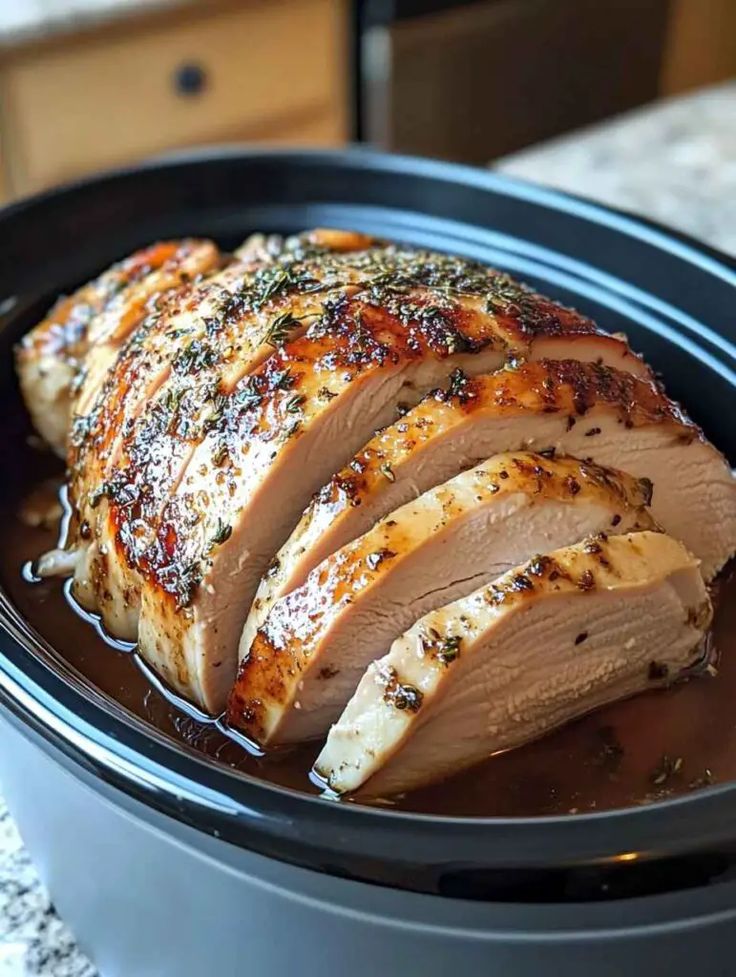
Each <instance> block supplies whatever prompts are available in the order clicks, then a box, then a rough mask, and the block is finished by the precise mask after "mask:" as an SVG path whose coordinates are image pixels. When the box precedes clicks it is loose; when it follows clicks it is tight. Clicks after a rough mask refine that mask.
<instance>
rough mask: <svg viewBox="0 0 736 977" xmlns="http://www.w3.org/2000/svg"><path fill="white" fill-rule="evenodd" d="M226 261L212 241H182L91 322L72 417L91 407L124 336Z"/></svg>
mask: <svg viewBox="0 0 736 977" xmlns="http://www.w3.org/2000/svg"><path fill="white" fill-rule="evenodd" d="M225 264H227V262H226V260H225V259H224V257H223V256H222V255H221V254H220V252H219V250H218V249H217V247H216V246H215V245H214V244H213V243H212V242H211V241H183V242H182V243H181V244H180V246H179V247H177V249H176V250H175V251H174V252H173V253H172V254H171V256H170V257H169V258H168V259H167V260H166V261H164V262H163V263H162V264H161V265H160V266H159V267H157V268H155V269H154V270H152V271H151V272H150V273H149V274H148V275H146V277H145V278H143V279H142V280H141V281H139V282H137V283H135V284H134V285H133V286H131V287H130V288H128V289H126V291H125V292H124V293H121V294H119V295H117V296H115V298H114V299H113V300H112V301H111V302H110V303H109V305H108V306H107V307H106V308H104V309H103V310H102V311H101V312H100V313H99V315H97V316H95V317H94V318H93V319H92V321H91V322H90V326H89V330H88V335H87V345H88V351H87V354H86V355H85V357H84V359H83V361H82V363H81V365H80V369H79V372H78V374H77V376H76V377H75V381H74V385H73V387H72V404H71V415H70V421H71V417H72V416H74V415H76V416H79V415H84V414H86V413H88V411H89V410H91V408H92V406H93V405H94V402H95V399H96V397H97V395H98V393H99V391H100V388H101V387H102V384H103V383H104V381H105V378H106V376H107V372H108V370H109V369H110V367H111V366H112V364H113V363H114V362H115V358H116V356H117V354H118V352H119V350H120V348H121V346H122V344H123V343H124V342H125V340H126V339H127V338H128V336H129V335H130V334H131V333H132V332H133V330H134V329H135V328H136V327H137V326H138V325H139V324H140V323H141V322H142V321H143V319H145V317H146V316H147V315H149V314H151V313H155V312H156V311H157V310H158V309H159V308H160V307H161V306H162V300H164V298H165V296H166V295H167V294H168V293H169V292H170V291H171V290H172V289H175V288H181V287H182V286H185V285H188V284H189V283H191V282H197V281H199V280H200V279H201V278H202V277H203V276H205V275H207V274H210V273H213V272H215V271H217V270H218V268H220V267H222V266H224V265H225Z"/></svg>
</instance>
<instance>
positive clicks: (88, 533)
mask: <svg viewBox="0 0 736 977" xmlns="http://www.w3.org/2000/svg"><path fill="white" fill-rule="evenodd" d="M264 247H265V250H266V251H268V262H267V263H265V264H263V265H260V266H258V260H259V259H258V256H259V255H261V256H262V255H263V253H264ZM279 247H280V248H281V250H280V251H279V250H278V249H279ZM356 247H359V248H361V249H362V250H355V248H356ZM275 249H276V250H275V251H274V246H272V245H271V244H268V245H267V246H263V245H260V244H259V245H258V246H257V247H252V248H251V250H250V252H249V253H250V255H251V259H250V260H251V261H253V262H255V264H254V265H253V266H252V267H251V268H250V270H249V271H248V272H247V273H246V274H245V276H244V278H243V280H242V281H241V282H240V283H238V281H237V274H238V271H237V268H236V269H235V270H234V269H233V267H232V266H231V267H230V268H228V269H225V271H223V272H221V273H220V274H219V276H218V275H216V276H213V277H210V278H209V279H208V280H207V281H206V282H203V283H201V284H200V285H198V286H194V287H192V288H191V289H184V290H179V291H178V292H177V294H176V296H175V297H173V298H172V300H171V304H170V305H169V306H167V307H166V308H164V309H163V310H162V311H161V314H160V315H158V316H156V317H151V318H149V319H147V320H146V321H145V322H144V323H142V324H141V325H140V326H139V327H138V328H137V329H136V330H135V331H134V333H133V335H132V336H131V337H130V339H129V340H128V342H127V343H126V344H125V345H124V347H123V349H122V350H121V351H120V353H119V354H118V357H117V359H116V362H115V364H114V365H113V367H112V368H111V370H110V371H109V373H108V378H107V381H106V383H105V385H104V388H103V390H102V392H101V394H100V395H99V397H98V398H97V402H96V405H95V408H94V409H93V410H92V411H91V412H90V414H89V415H88V416H87V417H86V418H84V421H83V423H80V424H77V425H76V426H75V429H74V432H73V437H72V445H73V450H72V456H73V457H72V463H73V464H72V472H73V478H72V490H71V498H72V501H73V503H74V504H75V506H76V508H77V519H76V522H75V527H77V531H76V536H75V538H74V540H73V545H74V547H75V548H76V550H77V551H78V553H79V558H78V560H77V564H76V571H75V583H74V591H75V594H76V596H77V598H78V599H79V600H80V602H82V603H83V604H84V606H85V607H87V608H88V609H91V610H96V611H97V612H99V613H100V614H101V616H102V619H103V623H104V625H105V626H106V628H107V629H108V630H110V631H111V632H112V633H114V634H116V635H118V636H120V637H124V638H128V639H130V640H135V638H136V636H137V638H138V642H139V647H140V650H141V652H142V654H143V655H144V656H146V657H147V658H148V660H149V661H150V662H151V663H153V664H154V665H155V666H156V667H157V668H158V669H159V670H160V671H161V672H162V674H163V675H164V676H165V678H166V679H167V680H168V681H169V682H170V683H171V684H172V685H174V686H175V687H176V688H177V689H178V690H179V691H181V692H183V693H184V694H186V695H189V696H191V697H193V698H194V699H195V700H196V701H197V702H199V703H200V704H202V705H205V706H206V707H207V708H210V709H216V708H219V707H221V706H222V704H223V702H224V697H225V693H226V691H227V687H228V685H229V683H230V682H231V681H232V678H233V676H234V669H235V655H236V649H237V643H238V638H239V635H240V631H241V628H242V624H243V621H244V618H245V616H246V613H247V610H248V606H249V604H250V600H251V598H252V596H253V593H254V590H255V587H256V585H257V582H258V579H259V577H260V575H261V573H262V572H263V570H264V569H265V567H266V565H267V564H268V562H269V560H270V559H271V557H272V556H273V553H274V550H275V549H276V548H277V547H278V546H279V545H280V544H281V543H282V542H283V540H284V538H285V537H286V535H288V532H289V531H290V530H291V529H292V528H293V525H294V524H295V522H296V521H297V519H298V516H299V514H300V513H301V511H302V509H303V507H304V505H306V503H307V502H308V500H309V496H310V494H311V493H312V492H313V491H315V490H316V489H317V488H319V486H320V485H321V484H322V483H323V482H324V480H325V479H327V478H328V477H329V476H330V475H331V474H332V473H333V472H334V471H335V470H336V469H337V468H339V467H340V465H342V464H343V463H344V462H346V461H347V460H348V458H349V456H350V454H351V453H352V452H354V451H355V450H357V449H358V448H359V447H360V446H361V445H362V444H363V443H364V442H365V441H366V440H367V439H368V438H369V437H370V436H371V435H372V434H373V433H374V431H375V430H376V428H378V427H381V426H383V425H385V424H386V423H388V422H390V421H391V420H392V419H393V418H394V417H395V416H396V411H397V409H398V408H399V407H400V406H401V405H402V404H403V405H411V404H413V403H416V401H417V400H418V399H419V397H420V396H421V395H422V394H423V393H425V392H426V391H427V390H428V389H430V388H432V387H434V386H436V385H437V384H441V383H443V382H444V381H445V380H446V378H447V376H448V374H449V373H450V372H451V370H452V369H453V368H454V367H461V368H463V369H464V370H465V371H467V372H468V373H470V374H474V373H477V372H483V371H488V370H493V369H496V368H498V367H499V366H501V365H502V363H503V362H504V359H505V358H506V357H507V356H508V355H515V356H527V357H532V358H534V357H537V356H539V355H545V354H547V355H548V354H549V353H550V352H553V351H559V352H560V354H563V353H564V354H566V355H576V356H580V357H583V358H591V359H595V360H596V361H598V360H602V361H605V362H615V363H617V364H620V365H623V366H625V368H627V369H630V370H632V371H634V372H636V373H647V368H646V366H645V365H644V364H643V363H642V361H641V360H640V359H639V358H638V357H636V356H634V354H632V353H631V352H630V350H629V349H628V347H627V345H626V343H625V342H623V341H622V340H621V339H617V338H614V337H611V336H607V335H605V334H603V333H601V332H600V331H599V330H597V329H596V327H595V326H594V325H593V323H591V322H590V320H587V319H585V318H584V317H583V316H580V315H578V314H577V313H575V312H572V311H570V310H568V309H564V308H562V307H561V306H558V305H555V304H554V303H552V302H550V301H549V300H547V299H544V298H542V297H540V296H538V295H536V294H535V293H533V292H531V291H530V290H528V289H525V288H524V287H522V286H520V285H518V284H517V283H515V282H513V281H512V280H511V279H509V278H508V276H505V275H501V274H499V273H497V272H493V271H490V270H489V269H486V268H484V267H481V266H479V265H475V264H473V263H471V262H467V261H463V260H462V259H455V258H448V257H445V256H442V255H436V254H432V253H426V252H416V251H413V250H407V249H402V248H398V247H396V246H393V245H384V244H379V243H375V244H373V245H371V246H368V247H366V246H365V239H364V238H361V237H360V236H356V235H350V234H345V233H344V232H321V233H320V234H318V235H314V236H312V237H305V238H300V239H297V240H296V241H292V242H284V243H282V244H281V245H278V244H277V245H275ZM223 281H226V282H227V283H228V284H227V286H226V287H225V289H224V291H225V294H224V296H223V295H222V283H223Z"/></svg>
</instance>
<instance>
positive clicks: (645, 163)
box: [0, 83, 736, 977]
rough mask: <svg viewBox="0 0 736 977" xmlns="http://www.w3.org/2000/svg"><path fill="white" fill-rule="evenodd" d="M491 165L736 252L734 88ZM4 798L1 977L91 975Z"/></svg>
mask: <svg viewBox="0 0 736 977" xmlns="http://www.w3.org/2000/svg"><path fill="white" fill-rule="evenodd" d="M496 168H497V169H498V170H499V171H501V172H504V173H508V174H510V175H512V176H518V177H523V178H524V179H528V180H534V181H537V182H539V183H546V184H549V185H551V186H555V187H559V188H561V189H563V190H569V191H571V192H573V193H577V194H580V195H583V196H587V197H590V198H593V199H596V200H599V201H602V202H604V203H610V204H612V205H614V206H617V207H622V208H624V209H626V210H630V211H634V212H638V213H641V214H644V215H646V216H648V217H651V218H653V219H655V220H659V221H662V222H664V223H668V224H671V225H673V226H674V227H678V228H680V229H682V230H683V231H686V232H687V233H689V234H692V235H693V236H694V237H697V238H700V239H702V240H704V241H707V242H708V243H710V244H712V245H713V246H715V247H718V248H721V249H722V250H724V251H727V252H729V253H731V254H734V255H736V83H734V84H728V85H722V86H718V87H717V88H712V89H708V90H706V91H702V92H698V93H696V94H694V95H690V96H688V97H684V98H678V99H674V100H671V101H668V102H661V103H657V104H656V105H654V106H649V107H647V108H644V109H639V110H637V111H635V112H632V113H629V114H627V115H626V116H622V117H620V118H618V119H615V120H612V121H610V122H607V123H604V124H602V125H598V126H595V127H593V128H590V129H587V130H584V131H581V132H578V133H575V134H573V135H571V136H567V137H565V138H563V139H558V140H555V141H554V142H551V143H549V144H546V145H543V146H538V147H535V148H533V149H530V150H526V151H525V152H523V153H518V154H515V155H514V156H510V157H507V158H505V159H503V160H501V161H499V162H498V163H497V164H496ZM94 975H95V970H94V968H93V967H92V965H91V964H90V963H89V962H88V961H87V960H86V958H85V957H84V956H83V954H82V953H81V952H80V951H79V950H78V949H77V948H76V946H75V944H74V941H73V939H72V937H71V936H70V934H69V932H68V931H67V929H66V927H65V926H64V925H63V923H61V921H60V920H59V919H58V917H57V916H56V914H55V912H54V910H53V908H52V906H51V904H50V902H49V899H48V896H47V895H46V894H45V892H44V890H43V889H42V888H41V886H40V884H39V882H38V879H37V876H36V873H35V871H34V869H33V867H32V865H31V863H30V860H29V858H28V855H27V854H26V852H25V850H24V848H23V846H22V843H21V841H20V838H19V836H18V833H17V830H16V828H15V826H14V824H13V822H12V820H11V818H10V817H9V815H8V813H7V809H6V808H5V806H4V804H3V802H2V799H1V798H0V977H94Z"/></svg>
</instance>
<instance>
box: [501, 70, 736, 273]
mask: <svg viewBox="0 0 736 977" xmlns="http://www.w3.org/2000/svg"><path fill="white" fill-rule="evenodd" d="M495 169H497V170H499V171H500V172H502V173H507V174H508V175H509V176H516V177H521V178H522V179H525V180H533V181H534V182H536V183H545V184H547V185H548V186H552V187H556V188H558V189H560V190H567V191H569V192H570V193H576V194H579V195H580V196H583V197H590V198H592V199H594V200H598V201H600V202H602V203H606V204H611V205H612V206H614V207H621V208H623V209H624V210H630V211H632V212H634V213H638V214H642V215H644V216H645V217H650V218H651V219H652V220H656V221H660V222H661V223H663V224H669V225H670V226H671V227H675V228H678V229H679V230H681V231H685V232H686V233H687V234H691V235H692V236H693V237H696V238H700V239H701V240H702V241H705V242H707V243H708V244H710V245H712V246H713V247H715V248H719V249H720V250H721V251H725V252H727V253H728V254H733V255H736V82H729V83H727V84H725V85H718V86H715V87H713V88H707V89H703V90H702V91H698V92H695V93H694V94H691V95H687V96H681V97H679V98H673V99H669V100H667V101H662V102H657V103H655V104H654V105H649V106H645V107H644V108H641V109H636V110H635V111H633V112H628V113H626V114H625V115H622V116H619V117H618V118H617V119H615V120H613V121H610V122H604V123H602V124H599V125H596V126H591V127H590V128H587V129H582V130H579V131H578V132H576V133H574V134H573V135H569V136H564V137H563V138H561V139H555V140H553V141H552V142H548V143H545V144H544V145H542V146H536V147H533V148H531V149H527V150H525V151H523V152H521V153H515V154H514V155H513V156H506V157H504V158H503V159H502V160H499V161H498V162H497V163H496V164H495Z"/></svg>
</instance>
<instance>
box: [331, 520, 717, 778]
mask: <svg viewBox="0 0 736 977" xmlns="http://www.w3.org/2000/svg"><path fill="white" fill-rule="evenodd" d="M711 617H712V608H711V605H710V601H709V599H708V594H707V591H706V589H705V586H704V584H703V580H702V576H701V574H700V572H699V570H698V562H697V560H696V559H695V558H694V557H693V556H691V555H690V554H689V553H688V552H687V550H686V549H685V548H684V547H683V546H682V544H680V543H679V542H677V541H675V540H673V539H672V538H671V537H668V536H665V535H662V534H659V533H648V532H644V533H634V534H629V535H625V536H616V537H611V538H609V539H596V538H593V539H591V540H587V541H586V542H584V543H581V544H578V545H576V546H572V547H569V548H567V549H562V550H557V551H555V552H552V553H550V554H549V555H548V556H543V557H536V558H534V559H533V560H532V561H531V562H529V563H527V564H526V565H524V566H521V567H519V568H517V569H515V570H512V571H510V572H509V573H507V574H505V575H504V576H503V577H501V578H499V579H498V580H497V581H496V582H495V583H494V584H492V585H491V586H490V587H485V588H482V589H480V590H478V591H476V592H475V593H474V594H472V595H471V596H469V597H464V598H462V599H461V600H459V601H456V602H454V603H452V604H449V605H447V606H446V607H443V608H441V609H440V610H437V611H433V612H432V613H430V614H427V615H426V616H425V617H423V618H421V619H420V620H419V621H417V622H416V624H414V626H413V627H411V628H410V629H409V630H408V631H407V632H406V634H404V635H403V636H402V637H400V638H399V639H398V640H397V641H395V642H394V644H393V645H392V647H391V650H390V651H389V653H388V654H387V655H386V656H385V657H383V658H381V659H380V660H379V661H375V662H373V663H372V664H371V665H370V667H369V668H368V670H367V671H366V673H365V675H364V676H363V678H362V679H361V681H360V684H359V686H358V688H357V690H356V692H355V695H354V696H353V698H352V699H351V700H350V702H349V704H348V706H347V707H346V709H345V711H344V713H343V714H342V716H341V717H340V719H339V721H338V722H337V724H336V725H335V726H333V727H332V729H331V731H330V734H329V736H328V738H327V742H326V744H325V746H324V748H323V750H322V752H321V753H320V755H319V757H318V759H317V762H316V765H315V770H316V772H317V773H318V774H319V776H321V777H322V778H324V779H325V780H326V781H327V783H328V784H329V786H330V787H331V788H332V789H333V790H335V791H338V792H340V793H343V792H346V791H349V792H353V791H357V790H358V789H361V790H362V793H364V794H370V795H372V796H389V795H391V794H395V793H396V792H398V791H404V790H407V789H410V788H412V787H416V786H419V785H420V784H423V783H427V782H429V781H433V780H437V779H441V778H443V777H446V776H448V775H449V774H451V773H454V772H456V771H458V770H460V769H462V768H463V767H465V766H468V765H470V764H472V763H476V762H478V761H479V760H481V759H484V758H485V757H489V756H491V755H492V754H493V753H496V752H498V751H500V750H507V749H510V748H511V747H514V746H519V745H520V744H522V743H525V742H527V741H529V740H531V739H534V738H536V737H539V736H541V735H542V734H543V733H546V732H548V731H549V730H551V729H553V728H554V727H555V726H559V725H561V724H562V723H565V722H568V721H569V720H570V719H572V718H574V717H576V716H580V715H582V714H583V713H585V712H589V711H591V710H592V709H596V708H598V707H600V706H602V705H604V704H605V703H607V702H611V701H613V700H615V699H620V698H623V697H625V696H630V695H632V694H634V693H636V692H640V691H643V690H644V689H647V688H651V687H655V686H656V685H658V684H661V683H662V681H663V677H664V681H669V680H672V679H675V678H677V677H678V675H680V674H681V673H682V672H683V670H684V669H686V668H688V667H690V666H692V665H694V664H696V663H697V662H698V660H699V658H700V657H702V651H701V642H702V639H703V636H704V633H705V631H706V629H707V627H708V625H709V623H710V621H711Z"/></svg>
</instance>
